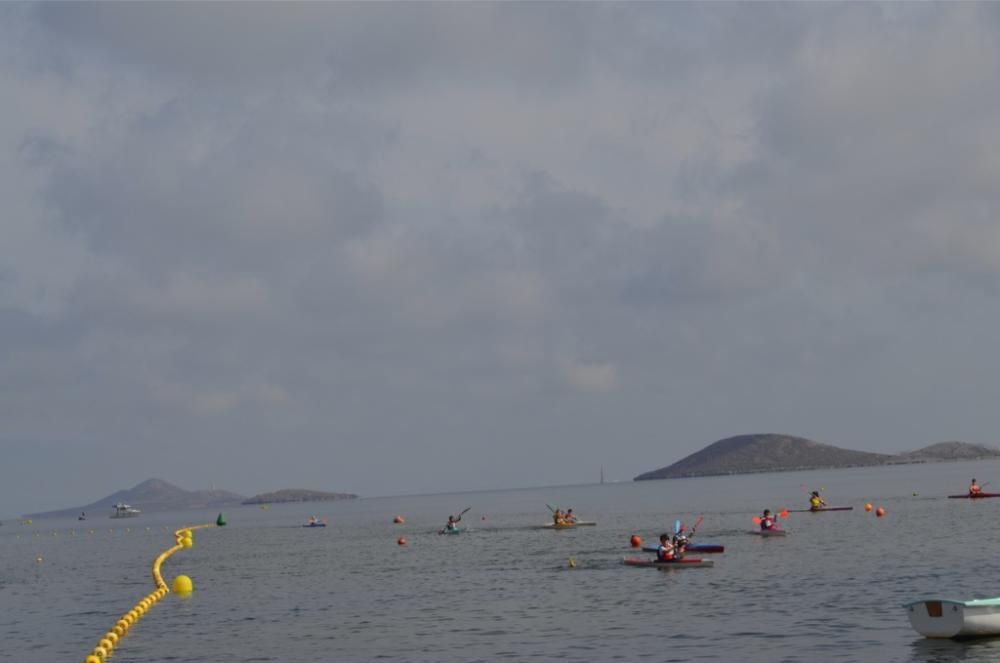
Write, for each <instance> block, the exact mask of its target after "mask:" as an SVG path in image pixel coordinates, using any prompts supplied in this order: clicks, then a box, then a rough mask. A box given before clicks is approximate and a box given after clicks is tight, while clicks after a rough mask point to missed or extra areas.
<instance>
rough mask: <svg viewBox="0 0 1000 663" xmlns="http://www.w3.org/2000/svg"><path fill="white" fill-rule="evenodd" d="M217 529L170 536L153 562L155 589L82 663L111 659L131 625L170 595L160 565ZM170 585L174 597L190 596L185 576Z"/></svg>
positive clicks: (185, 530) (188, 529) (189, 530)
mask: <svg viewBox="0 0 1000 663" xmlns="http://www.w3.org/2000/svg"><path fill="white" fill-rule="evenodd" d="M219 518H220V519H221V518H222V514H219ZM224 522H225V521H223V524H224ZM220 526H221V524H207V525H193V526H191V527H184V528H182V529H179V530H177V531H176V532H174V545H173V546H172V547H170V548H168V549H166V550H164V551H163V552H161V553H160V554H159V555H158V556H157V557H156V559H155V560H153V582H154V583H155V585H156V589H154V590H153V591H152V592H150V593H149V594H147V595H146V596H144V597H142V598H141V599H140V600H139V602H138V603H136V604H135V607H133V608H132V609H131V610H129V611H128V612H126V613H125V614H124V615H122V617H121V619H119V620H118V621H117V622H115V625H114V626H112V627H111V629H110V630H109V631H108V632H107V633H105V634H104V635H102V636H101V638H100V640H98V642H97V646H96V647H94V649H93V651H91V652H90V654H89V655H88V656H87V657H86V658H85V659H83V661H84V663H104V660H105V659H106V658H107V657H108V656H110V655H111V651H112V650H113V649H114V648H115V647H117V646H118V644H119V642H120V641H121V639H122V638H124V637H125V635H126V634H127V633H128V630H129V629H130V628H131V627H132V626H134V625H135V623H136V622H138V621H139V620H140V619H141V618H142V617H143V615H145V614H146V613H147V612H148V611H149V609H150V608H152V607H153V605H154V604H155V603H156V602H157V601H159V600H160V599H162V598H163V597H164V596H166V595H167V594H169V593H170V589H169V588H168V587H167V583H166V582H165V581H164V580H163V574H162V573H160V567H161V566H162V565H163V562H165V561H166V560H167V558H168V557H170V556H171V555H173V554H174V553H175V552H177V551H178V550H183V549H184V548H190V547H191V546H193V545H194V535H193V532H194V531H195V530H199V529H204V528H206V527H220ZM173 584H174V593H176V594H177V595H178V596H185V595H187V594H190V593H191V591H192V589H193V584H192V583H191V578H188V577H187V576H177V577H176V578H174V583H173Z"/></svg>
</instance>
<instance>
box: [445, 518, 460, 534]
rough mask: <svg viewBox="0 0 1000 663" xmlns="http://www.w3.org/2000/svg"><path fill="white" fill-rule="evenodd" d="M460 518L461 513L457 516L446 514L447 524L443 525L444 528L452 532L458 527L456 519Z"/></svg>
mask: <svg viewBox="0 0 1000 663" xmlns="http://www.w3.org/2000/svg"><path fill="white" fill-rule="evenodd" d="M461 519H462V515H461V514H459V516H458V517H457V518H456V517H455V516H448V524H447V525H445V526H444V528H445V529H446V530H448V531H449V532H454V531H455V530H457V529H458V521H459V520H461Z"/></svg>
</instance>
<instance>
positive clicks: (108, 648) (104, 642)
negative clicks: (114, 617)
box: [97, 638, 115, 651]
mask: <svg viewBox="0 0 1000 663" xmlns="http://www.w3.org/2000/svg"><path fill="white" fill-rule="evenodd" d="M97 645H98V646H99V647H104V651H111V650H112V649H114V648H115V645H114V643H113V642H111V641H110V640H108V639H107V638H101V641H100V642H98V643H97Z"/></svg>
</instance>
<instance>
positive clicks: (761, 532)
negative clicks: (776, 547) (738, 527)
mask: <svg viewBox="0 0 1000 663" xmlns="http://www.w3.org/2000/svg"><path fill="white" fill-rule="evenodd" d="M750 533H751V534H756V535H757V536H787V535H788V530H787V529H752V530H750Z"/></svg>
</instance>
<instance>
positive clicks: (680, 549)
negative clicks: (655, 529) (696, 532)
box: [672, 525, 691, 558]
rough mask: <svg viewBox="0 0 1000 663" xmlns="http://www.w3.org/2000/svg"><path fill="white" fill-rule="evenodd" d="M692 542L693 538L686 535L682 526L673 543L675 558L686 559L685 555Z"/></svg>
mask: <svg viewBox="0 0 1000 663" xmlns="http://www.w3.org/2000/svg"><path fill="white" fill-rule="evenodd" d="M690 542H691V538H690V537H688V535H686V534H685V533H684V526H683V525H681V528H680V529H679V530H678V531H677V533H676V534H674V538H673V541H672V543H673V546H674V556H675V557H678V558H681V557H684V553H685V552H687V545H688V543H690Z"/></svg>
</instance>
